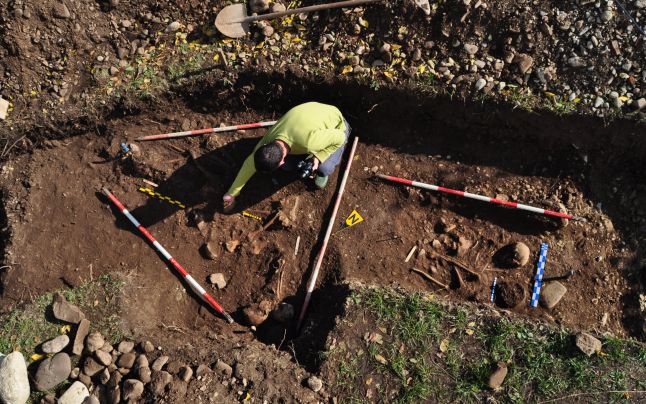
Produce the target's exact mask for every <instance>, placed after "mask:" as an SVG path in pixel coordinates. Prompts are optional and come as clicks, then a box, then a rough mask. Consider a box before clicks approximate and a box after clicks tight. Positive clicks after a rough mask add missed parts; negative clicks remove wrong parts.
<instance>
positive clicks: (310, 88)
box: [0, 73, 646, 397]
mask: <svg viewBox="0 0 646 404" xmlns="http://www.w3.org/2000/svg"><path fill="white" fill-rule="evenodd" d="M306 100H318V101H322V102H329V103H333V104H335V105H338V106H339V108H340V109H341V110H342V111H343V112H344V113H345V114H346V116H347V118H348V121H349V122H350V124H351V126H352V127H353V129H354V135H356V136H359V138H360V143H359V148H358V150H357V155H356V157H355V161H354V162H353V168H352V172H351V174H350V178H349V181H348V184H347V188H346V193H345V195H344V197H343V200H342V204H341V208H340V211H339V217H337V220H336V221H337V223H338V225H336V226H335V230H334V232H333V235H332V238H331V242H330V245H329V247H328V251H327V254H326V258H325V260H324V262H323V267H322V274H321V276H320V281H319V284H320V287H319V290H318V291H317V293H315V295H314V298H313V301H312V304H311V308H310V311H309V315H308V319H307V321H306V325H305V328H304V330H303V332H302V333H301V334H300V336H298V337H295V335H294V333H293V324H289V325H288V326H287V327H286V326H285V325H282V324H279V323H278V322H275V321H273V320H268V321H267V322H266V323H264V324H263V325H261V326H260V327H259V328H258V331H257V333H256V334H255V336H254V334H252V333H250V332H249V328H247V327H244V326H243V324H244V318H243V316H242V309H243V308H245V307H247V306H249V305H252V304H257V303H259V302H260V301H262V300H268V301H270V302H272V303H274V304H277V303H278V302H281V301H286V302H290V303H292V304H294V305H295V308H296V311H297V312H298V310H300V304H301V302H302V297H303V293H304V289H305V282H306V281H307V277H308V276H309V271H310V268H311V264H312V262H313V260H314V258H315V255H316V253H317V252H318V244H317V243H318V240H319V238H320V237H321V236H322V233H323V231H324V225H325V223H326V220H327V218H328V215H329V213H330V201H331V199H332V197H333V195H334V192H335V189H336V185H337V182H338V181H339V180H340V175H339V176H338V177H337V176H335V177H334V178H333V180H332V181H331V183H330V184H329V186H328V187H327V189H325V190H324V191H315V190H313V189H312V187H311V186H310V185H309V184H306V183H303V182H301V181H297V180H296V179H295V178H294V177H293V175H291V174H289V173H280V174H278V175H276V176H275V177H274V178H273V179H272V178H271V177H269V176H260V175H258V176H256V177H254V178H253V179H252V181H250V183H249V184H248V185H247V186H246V188H245V189H244V190H243V193H242V196H241V198H239V202H238V206H237V209H238V212H236V213H234V214H231V215H225V214H222V213H221V212H220V206H219V205H220V201H221V197H222V195H223V194H224V192H225V191H226V190H227V188H228V186H229V185H230V183H231V181H232V179H233V177H234V176H235V174H236V172H237V170H238V166H239V165H240V164H241V163H242V160H243V159H244V157H245V156H246V155H247V154H248V153H249V152H250V151H251V150H252V148H253V146H254V144H255V142H256V141H257V139H258V138H259V137H260V136H262V134H263V133H264V131H263V130H256V131H247V132H236V133H230V134H221V135H215V136H210V137H195V138H190V139H183V140H173V141H157V142H142V143H138V146H139V148H140V150H141V154H140V155H135V156H132V157H127V158H125V159H121V158H119V157H118V156H119V154H118V153H119V146H118V145H119V143H120V142H121V141H124V140H132V139H134V138H135V137H137V136H141V135H145V134H154V133H161V132H168V131H174V130H182V129H189V128H200V127H210V126H217V125H219V124H221V123H224V124H234V123H243V122H254V121H259V120H265V119H266V120H269V119H276V118H278V117H279V116H280V115H281V114H283V113H284V112H286V111H287V110H288V109H289V108H290V107H291V106H293V105H296V104H298V103H300V102H303V101H306ZM74 125H76V128H81V129H80V131H82V132H83V134H81V135H79V136H74V137H69V138H62V139H59V140H47V141H45V142H43V144H44V147H42V148H38V149H34V150H33V151H31V152H29V153H24V154H21V155H19V156H16V157H15V158H13V159H12V160H10V161H8V162H7V163H6V164H5V165H4V167H3V169H2V173H1V177H2V196H3V202H4V213H5V215H6V220H7V228H8V235H7V237H6V240H5V243H6V244H5V260H4V261H5V266H4V267H3V269H2V272H0V279H1V281H2V283H1V285H0V291H1V292H2V294H1V297H0V307H2V310H3V311H7V310H9V309H10V308H12V307H15V306H17V305H19V304H21V303H22V302H24V301H27V300H29V299H30V298H31V297H32V296H37V295H40V294H42V293H44V292H46V291H49V290H52V289H55V288H60V287H61V286H74V285H78V284H80V283H83V282H85V281H87V280H91V279H93V277H96V276H98V275H100V274H103V273H113V272H118V273H121V274H123V275H125V276H127V277H128V279H129V282H128V284H129V285H130V286H129V287H128V290H127V291H126V299H125V303H124V305H123V312H122V313H121V314H122V317H123V319H124V322H125V323H126V324H127V325H128V326H129V328H130V329H131V331H132V332H133V333H134V334H135V335H144V336H145V335H149V336H150V335H152V336H154V338H155V341H156V342H158V343H162V344H167V343H168V344H170V345H173V344H179V341H186V340H187V339H188V338H193V337H194V336H197V335H200V336H203V335H204V334H206V333H207V330H223V331H222V332H223V333H225V334H226V338H227V339H231V341H234V342H238V343H240V344H243V345H244V344H246V343H248V342H249V341H251V340H252V339H254V338H255V337H257V338H259V339H260V340H261V341H263V342H266V343H269V344H274V345H275V346H277V347H279V348H280V349H282V350H286V351H288V352H290V353H291V354H292V355H293V358H294V359H295V360H296V361H298V363H299V364H301V365H305V367H306V369H308V370H310V371H316V369H318V366H319V365H320V356H319V355H318V351H319V350H321V349H323V347H324V345H325V340H326V337H327V333H328V332H329V331H330V330H331V329H332V328H333V326H334V319H335V317H336V316H337V315H339V314H340V313H341V312H342V306H343V300H344V297H345V295H346V291H345V289H344V287H343V286H341V284H342V282H343V281H349V280H357V281H361V282H364V283H368V284H377V285H390V286H397V287H402V288H405V289H407V290H411V291H419V290H423V291H428V290H434V289H436V287H435V286H434V285H432V284H429V283H427V281H425V280H424V279H423V278H421V277H419V276H418V275H417V274H414V273H412V272H411V271H410V270H411V268H412V267H415V268H419V269H422V270H424V271H426V272H429V273H431V272H432V273H433V276H434V277H436V278H437V279H440V280H441V281H443V282H445V283H448V284H449V285H450V288H449V290H448V291H442V290H437V294H438V295H441V296H443V297H446V298H447V299H449V300H456V301H461V300H467V301H473V302H478V303H486V302H488V301H489V293H490V285H491V282H492V280H493V278H494V276H496V277H497V278H498V281H499V282H508V283H517V284H520V285H522V287H524V288H525V290H526V292H527V294H526V295H527V296H529V294H530V291H531V286H532V279H533V275H534V273H535V263H536V260H537V255H538V249H539V245H540V243H541V242H547V243H549V245H550V250H549V253H548V262H547V266H546V276H554V275H559V274H562V273H565V272H567V271H568V270H572V269H573V270H575V271H576V275H575V276H573V277H572V278H570V279H569V280H568V281H563V282H564V284H565V285H566V287H567V288H568V292H567V294H566V295H565V297H564V298H563V300H562V301H561V302H560V303H559V304H558V305H557V306H556V307H555V308H554V309H552V310H546V309H542V308H538V309H530V308H529V307H528V305H527V304H525V303H527V302H525V303H523V304H520V305H518V306H517V307H515V308H512V309H510V310H512V311H514V312H516V313H518V314H519V315H522V316H526V317H528V318H535V319H542V320H546V321H549V322H556V323H559V324H563V325H566V326H568V327H571V328H575V329H579V328H580V329H592V330H598V331H600V332H605V331H608V332H611V333H613V334H616V335H619V336H632V337H636V338H639V339H642V340H643V339H644V337H645V334H644V319H643V317H641V315H640V312H639V301H638V296H639V294H640V293H643V292H644V288H645V285H646V279H645V278H644V276H643V275H644V273H645V272H644V269H643V266H644V251H643V245H644V244H643V243H644V232H643V228H644V225H645V224H646V214H645V212H644V210H643V209H644V208H643V206H644V202H646V183H645V182H644V179H643V173H644V172H646V167H645V166H644V160H643V158H642V157H643V155H644V152H646V142H644V140H643V138H639V137H638V136H637V135H638V134H639V133H643V127H640V126H639V124H637V123H634V122H629V121H621V120H618V121H615V122H613V123H612V124H610V125H608V126H604V125H603V124H602V122H601V121H600V120H597V119H594V118H586V117H569V118H562V117H557V116H554V115H549V114H540V115H539V114H534V113H527V112H520V111H514V110H506V109H503V108H501V107H499V106H497V105H495V104H489V103H458V102H455V101H452V100H450V99H448V98H443V97H433V96H430V95H425V94H420V93H413V92H412V91H411V90H410V89H401V90H393V89H385V90H379V91H374V90H371V89H370V88H368V87H367V86H361V85H358V84H356V83H351V82H335V83H328V82H323V83H312V82H309V81H307V80H304V79H301V78H300V77H299V76H298V75H293V74H289V73H288V74H285V75H279V74H249V75H246V76H242V77H241V78H240V80H239V81H238V82H237V83H236V84H235V86H234V87H233V88H230V87H227V86H226V85H225V84H223V83H221V82H219V81H217V77H215V78H213V77H212V78H211V79H209V80H206V81H203V82H200V83H195V85H194V86H193V87H190V86H189V87H188V88H187V89H186V91H185V92H184V93H183V94H182V96H181V97H178V98H173V99H162V100H158V102H157V103H155V104H153V105H147V106H146V108H145V109H144V108H133V109H129V110H120V111H119V110H117V111H115V112H114V113H113V114H112V116H110V117H108V118H107V119H106V120H105V121H103V122H96V123H93V124H92V125H87V124H86V123H84V122H80V123H73V124H71V126H70V127H73V126H74ZM188 151H191V152H194V153H195V154H196V155H197V156H199V157H198V159H197V164H196V162H193V161H192V159H191V158H190V157H189V155H188ZM198 166H200V167H202V169H203V170H204V171H206V172H208V173H209V176H208V177H207V176H206V175H205V174H204V172H203V171H201V170H200V169H198ZM376 172H380V173H386V174H392V175H397V176H400V177H404V178H410V179H416V180H419V181H424V182H429V183H433V184H439V185H443V186H446V187H452V188H457V189H467V190H469V191H471V192H476V193H481V194H485V195H489V196H495V195H499V196H500V195H504V196H507V197H508V198H509V199H511V200H518V201H521V202H524V203H528V204H533V205H537V206H541V207H545V208H550V209H556V210H558V209H559V208H561V207H565V208H566V209H567V211H568V212H570V213H573V214H575V215H578V216H582V217H585V218H586V219H587V222H586V223H579V222H570V223H567V224H565V223H563V222H561V221H558V220H554V219H551V218H546V217H542V216H537V215H533V214H529V213H526V212H522V211H519V210H511V209H506V208H500V207H496V206H490V205H486V204H483V203H480V202H478V201H470V200H464V199H458V198H457V197H454V196H446V195H441V194H436V193H431V192H426V191H420V190H417V189H413V188H406V187H399V186H394V185H391V184H386V183H382V182H379V181H377V180H375V179H374V176H373V174H374V173H376ZM143 179H147V180H150V181H154V182H156V183H157V184H159V187H158V188H157V191H158V192H159V193H161V194H164V195H168V196H170V197H171V198H174V199H178V200H180V201H182V202H183V203H184V204H186V206H187V208H186V209H184V210H182V209H179V208H177V207H175V206H172V205H170V204H167V203H165V202H162V201H160V200H157V199H152V198H150V197H148V196H147V195H146V194H144V193H141V192H138V190H137V189H138V188H139V187H141V186H147V185H146V184H144V183H143V181H142V180H143ZM103 186H106V187H108V188H109V189H111V190H112V191H113V192H114V193H115V195H116V196H117V197H118V198H120V200H121V201H122V202H123V203H124V204H125V205H126V206H127V207H128V208H129V209H130V211H131V213H132V214H133V215H134V216H135V217H136V218H138V219H139V220H140V221H141V222H142V224H143V225H144V226H146V227H147V228H148V230H149V231H150V232H151V233H152V234H153V235H154V236H155V237H156V238H157V239H158V240H159V242H160V243H161V244H162V245H163V246H165V247H166V249H167V250H168V251H169V252H170V253H171V254H172V255H173V256H174V257H175V258H176V259H177V260H178V261H179V262H180V263H181V264H182V265H183V266H184V267H185V268H187V269H188V271H189V272H190V273H191V274H192V276H193V277H194V278H195V279H197V280H198V281H199V282H200V283H201V284H203V285H205V286H206V285H207V282H206V278H207V277H208V276H209V275H210V274H212V273H216V272H221V273H223V274H224V276H225V278H226V280H227V282H228V285H227V286H226V288H225V289H224V290H221V291H220V290H216V289H215V287H213V286H211V285H208V288H209V291H210V292H211V293H212V294H213V295H214V297H215V298H216V300H218V301H219V302H220V303H221V304H222V305H223V306H224V307H225V309H226V310H228V311H229V312H231V313H233V315H234V318H235V319H236V321H237V322H238V323H240V324H241V325H238V324H236V325H233V326H232V327H228V326H226V325H224V322H223V320H222V319H220V318H218V317H217V316H215V315H214V314H213V313H211V312H209V310H208V309H206V307H204V306H203V305H202V304H201V303H200V302H199V301H198V299H197V298H196V296H194V295H193V294H192V293H191V292H187V291H186V288H185V286H184V285H182V283H181V281H180V279H179V278H178V277H176V276H175V275H174V274H173V273H172V272H171V271H170V270H169V269H168V267H167V265H166V263H165V262H164V261H163V260H162V259H161V257H160V256H158V255H157V254H156V253H155V252H154V250H153V249H152V248H151V246H149V245H147V243H146V242H145V241H144V240H143V239H142V237H141V236H140V235H139V234H138V233H137V232H136V230H135V229H134V228H133V227H132V226H131V225H130V223H129V222H127V221H126V219H125V218H124V217H123V216H122V215H121V214H120V213H119V212H117V211H116V210H115V209H114V208H112V207H111V206H109V204H108V203H107V201H106V200H105V199H104V198H103V197H102V196H101V195H100V194H99V193H98V191H99V190H100V189H101V187H103ZM296 199H298V204H297V208H296V209H295V210H294V212H295V214H294V216H293V224H292V226H291V227H290V226H287V225H286V224H287V223H285V222H283V224H281V223H280V221H277V222H276V223H275V224H273V225H272V226H270V227H269V228H268V229H267V231H265V232H262V233H260V235H259V237H258V238H257V239H256V241H255V242H250V241H249V240H248V236H249V234H250V233H251V232H253V231H256V230H258V229H259V228H260V227H261V224H260V223H259V222H258V221H256V220H254V219H250V218H248V217H244V216H242V215H241V214H240V212H241V211H243V210H248V211H250V212H252V213H255V214H257V215H259V216H261V217H263V218H264V219H267V218H268V217H269V216H270V214H271V212H275V211H277V210H278V209H279V207H280V206H281V204H283V206H285V205H288V206H293V205H290V204H294V203H295V200H296ZM353 209H356V210H357V211H358V212H359V213H360V214H361V215H362V216H363V218H364V219H365V220H364V221H363V222H361V223H359V224H357V225H355V226H353V227H350V228H346V229H341V223H342V221H343V219H345V217H346V216H347V215H349V214H350V212H351V211H352V210H353ZM283 210H284V211H285V209H283ZM287 213H289V209H287ZM196 214H198V215H200V216H202V217H204V218H206V226H199V227H197V226H196V225H195V220H194V218H195V216H196ZM298 236H300V238H301V241H300V249H299V252H298V255H296V256H295V255H294V247H295V242H296V238H297V237H298ZM232 240H237V241H239V246H237V247H236V248H235V250H234V251H233V252H229V251H228V249H227V247H226V245H227V243H230V242H231V241H232ZM460 240H462V243H464V242H465V240H466V241H468V244H470V245H471V246H470V247H469V248H468V249H466V250H465V251H462V250H460V251H459V254H458V245H459V242H460ZM517 241H522V242H524V243H525V244H527V245H528V246H529V247H530V250H531V258H530V261H529V263H528V264H527V265H525V266H523V267H522V268H519V269H515V270H514V269H502V268H498V267H497V266H496V262H495V261H494V260H493V256H494V255H495V253H496V252H497V251H498V250H499V249H500V248H502V247H503V246H505V245H507V244H509V243H512V242H517ZM206 242H211V243H212V245H215V246H216V247H217V249H216V255H217V257H216V258H215V259H214V260H211V259H208V258H206V257H205V255H204V253H203V251H201V247H202V245H203V244H204V243H206ZM415 245H416V246H417V247H418V250H425V251H426V253H427V254H426V256H424V255H419V254H415V255H414V257H413V259H411V261H410V262H408V263H405V262H404V259H405V257H406V255H407V253H408V252H409V250H410V249H411V247H413V246H415ZM463 245H464V244H463ZM431 251H437V252H439V253H441V254H445V255H447V256H451V257H454V258H456V259H458V260H460V261H461V262H463V263H465V264H466V265H467V266H468V267H469V268H470V269H471V270H473V271H475V272H477V273H478V274H479V276H478V277H476V276H473V275H471V274H468V273H466V272H464V271H462V272H461V276H462V280H463V285H460V281H459V280H458V279H456V278H455V276H454V275H453V269H452V265H450V264H449V263H447V261H445V260H442V259H437V258H433V257H432V255H431ZM169 327H175V328H179V329H180V330H182V333H183V334H182V333H180V334H179V335H178V334H177V333H175V332H173V331H172V330H169ZM224 330H227V331H224ZM175 346H177V345H175ZM193 346H194V347H195V346H197V345H196V344H193ZM220 348H222V347H221V346H217V345H216V346H213V348H212V349H213V350H214V351H216V352H218V353H222V352H225V351H224V350H222V351H221V350H220ZM276 377H278V378H279V379H280V377H279V376H276ZM284 378H285V380H291V376H290V375H285V376H284ZM279 379H277V380H275V382H276V383H282V381H281V380H279ZM195 394H197V393H195ZM195 397H197V396H195Z"/></svg>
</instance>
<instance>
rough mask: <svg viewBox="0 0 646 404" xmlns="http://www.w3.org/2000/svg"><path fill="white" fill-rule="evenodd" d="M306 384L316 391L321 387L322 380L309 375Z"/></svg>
mask: <svg viewBox="0 0 646 404" xmlns="http://www.w3.org/2000/svg"><path fill="white" fill-rule="evenodd" d="M307 386H308V387H309V388H310V389H312V391H313V392H315V393H318V392H319V390H321V389H322V388H323V381H322V380H321V379H319V378H318V377H316V376H310V378H309V379H307Z"/></svg>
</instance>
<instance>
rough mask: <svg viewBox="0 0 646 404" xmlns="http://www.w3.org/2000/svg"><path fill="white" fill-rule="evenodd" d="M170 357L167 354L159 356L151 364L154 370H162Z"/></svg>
mask: <svg viewBox="0 0 646 404" xmlns="http://www.w3.org/2000/svg"><path fill="white" fill-rule="evenodd" d="M168 359H169V358H168V356H166V355H162V356H160V357H159V358H157V359H155V360H154V362H153V364H152V366H151V368H152V370H156V371H160V370H162V368H163V367H164V365H165V364H166V362H168Z"/></svg>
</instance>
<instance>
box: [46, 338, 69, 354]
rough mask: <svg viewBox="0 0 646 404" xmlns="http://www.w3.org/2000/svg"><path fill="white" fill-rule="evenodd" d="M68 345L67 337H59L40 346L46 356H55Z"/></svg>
mask: <svg viewBox="0 0 646 404" xmlns="http://www.w3.org/2000/svg"><path fill="white" fill-rule="evenodd" d="M69 343H70V337H68V336H67V335H65V334H63V335H59V336H58V337H56V338H54V339H50V340H49V341H47V342H45V343H43V345H42V346H41V348H42V350H43V352H44V353H46V354H55V353H58V352H60V351H62V350H63V349H64V348H65V347H66V346H67V344H69Z"/></svg>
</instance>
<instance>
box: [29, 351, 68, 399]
mask: <svg viewBox="0 0 646 404" xmlns="http://www.w3.org/2000/svg"><path fill="white" fill-rule="evenodd" d="M71 372H72V361H71V360H70V357H69V355H68V354H66V353H63V352H60V353H57V354H56V355H54V356H53V357H51V358H47V359H45V360H43V361H42V362H41V363H40V365H38V369H37V370H36V374H35V375H34V387H36V390H38V391H47V390H50V389H52V388H54V387H56V386H58V385H59V384H60V383H62V382H63V381H65V379H67V377H68V376H69V375H70V373H71Z"/></svg>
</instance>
